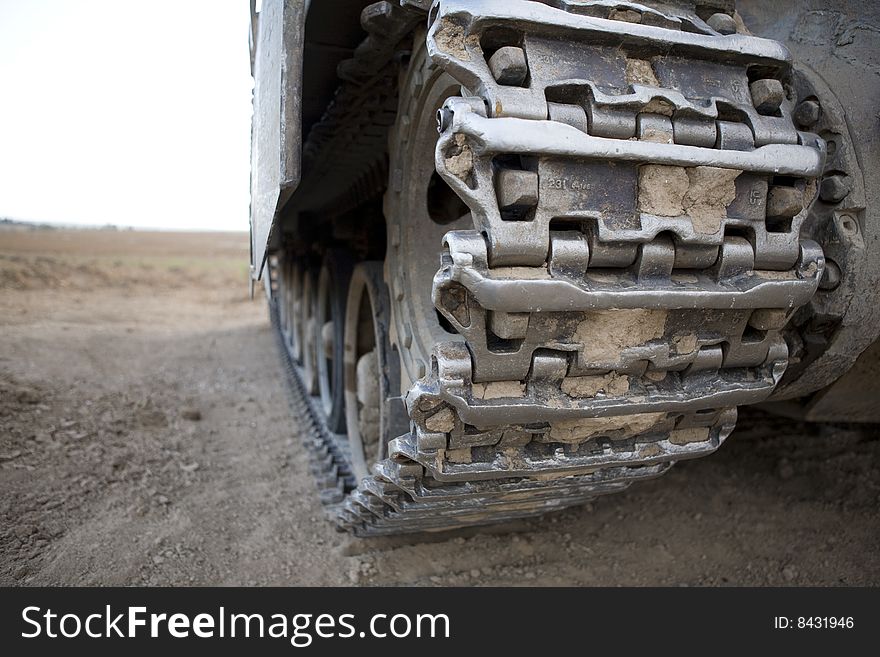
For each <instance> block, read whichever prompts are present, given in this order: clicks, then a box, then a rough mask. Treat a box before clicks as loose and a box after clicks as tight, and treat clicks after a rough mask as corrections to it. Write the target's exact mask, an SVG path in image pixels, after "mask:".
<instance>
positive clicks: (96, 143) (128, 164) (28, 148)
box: [0, 0, 252, 230]
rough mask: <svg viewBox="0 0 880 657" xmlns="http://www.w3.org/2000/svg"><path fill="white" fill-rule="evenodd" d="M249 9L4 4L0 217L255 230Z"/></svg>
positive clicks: (238, 5) (157, 2)
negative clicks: (250, 200)
mask: <svg viewBox="0 0 880 657" xmlns="http://www.w3.org/2000/svg"><path fill="white" fill-rule="evenodd" d="M248 29H249V10H248V3H247V1H246V0H176V1H175V0H148V1H146V2H145V1H143V0H104V1H103V2H99V1H97V0H0V218H3V217H9V218H12V219H22V220H31V221H45V222H62V223H77V224H92V225H94V224H108V223H110V224H117V225H123V226H138V227H159V228H177V229H220V230H246V229H247V225H248V196H249V192H248V190H249V182H248V177H249V169H250V154H249V151H250V118H251V89H252V81H251V77H250V60H249V53H248Z"/></svg>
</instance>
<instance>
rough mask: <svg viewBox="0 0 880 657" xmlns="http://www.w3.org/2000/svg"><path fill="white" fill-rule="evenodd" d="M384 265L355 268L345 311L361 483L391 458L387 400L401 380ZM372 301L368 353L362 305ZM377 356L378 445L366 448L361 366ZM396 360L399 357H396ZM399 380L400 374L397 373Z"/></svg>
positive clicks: (350, 417) (348, 410) (350, 424)
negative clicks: (368, 356) (390, 335)
mask: <svg viewBox="0 0 880 657" xmlns="http://www.w3.org/2000/svg"><path fill="white" fill-rule="evenodd" d="M383 267H384V265H383V263H382V262H379V261H368V262H361V263H359V264H358V265H357V266H356V267H355V268H354V272H353V273H352V276H351V284H350V285H349V288H348V301H347V304H346V310H345V334H344V338H345V341H344V343H343V344H344V345H345V355H344V361H343V362H344V365H345V378H344V389H345V419H346V425H347V429H348V442H349V445H350V448H351V464H352V469H353V470H354V474H355V477H356V478H357V479H358V480H361V479H363V478H364V477H367V476H368V475H369V474H370V468H371V467H372V465H373V463H375V462H376V461H379V460H381V459H383V458H385V457H386V456H387V450H386V449H385V445H384V440H383V436H385V433H386V424H387V422H388V419H387V418H386V417H384V415H385V403H384V402H385V400H386V399H388V398H389V397H392V396H395V395H396V394H397V392H396V385H397V381H393V380H392V377H391V372H392V371H393V370H396V368H391V367H390V363H389V358H390V357H391V356H392V355H391V353H390V352H391V347H390V343H389V340H388V329H389V327H390V323H391V308H390V307H391V301H390V297H389V295H388V288H387V286H386V285H385V281H384V280H383V273H382V272H383ZM365 297H366V300H367V302H368V306H369V312H370V322H369V324H370V330H371V331H372V336H366V337H367V342H370V341H371V342H372V350H370V351H365V350H364V349H363V347H362V345H363V343H364V340H363V339H359V337H361V338H363V336H359V330H361V329H362V328H363V325H362V324H361V305H362V303H363V301H364V298H365ZM369 353H371V354H373V357H375V358H376V361H377V363H376V366H375V368H374V369H373V371H375V372H376V376H377V379H378V381H377V393H378V394H377V397H378V399H377V400H376V403H377V408H376V410H377V411H378V427H377V431H378V442H377V444H376V445H371V446H370V449H367V448H366V447H367V446H365V445H364V438H365V437H364V436H362V435H361V423H360V422H359V420H360V419H361V417H360V413H361V409H360V400H359V398H358V371H357V370H358V363H359V361H360V359H361V358H362V357H364V356H365V355H366V354H369ZM393 357H395V358H396V357H397V356H396V354H395V355H394V356H393ZM396 378H397V379H398V380H399V378H400V375H399V374H397V377H396Z"/></svg>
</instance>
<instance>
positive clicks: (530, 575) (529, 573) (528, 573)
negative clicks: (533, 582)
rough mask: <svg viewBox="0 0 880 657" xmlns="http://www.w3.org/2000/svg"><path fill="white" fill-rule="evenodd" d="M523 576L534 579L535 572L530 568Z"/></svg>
mask: <svg viewBox="0 0 880 657" xmlns="http://www.w3.org/2000/svg"><path fill="white" fill-rule="evenodd" d="M523 577H525V578H526V579H535V573H533V572H532V571H531V570H530V571H528V572H527V573H526V574H525V575H523Z"/></svg>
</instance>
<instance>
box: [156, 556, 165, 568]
mask: <svg viewBox="0 0 880 657" xmlns="http://www.w3.org/2000/svg"><path fill="white" fill-rule="evenodd" d="M164 561H165V557H163V556H162V555H161V554H157V555H155V556H154V557H153V563H154V564H156V565H159V564H160V563H164Z"/></svg>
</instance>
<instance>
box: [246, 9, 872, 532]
mask: <svg viewBox="0 0 880 657" xmlns="http://www.w3.org/2000/svg"><path fill="white" fill-rule="evenodd" d="M878 14H880V8H878V3H873V2H871V3H868V2H855V1H852V2H847V1H841V2H834V3H831V2H827V1H825V2H823V1H820V0H812V1H810V0H803V1H799V0H795V1H792V2H785V3H766V2H760V1H758V0H740V1H739V2H738V3H737V4H736V6H735V5H734V2H733V1H732V0H698V1H690V0H667V1H664V2H659V1H658V2H655V1H653V0H644V1H642V2H639V3H636V2H628V1H624V0H544V1H538V0H439V1H435V2H433V3H431V2H428V1H424V0H399V1H395V2H391V1H386V2H376V3H371V4H370V3H366V2H357V1H353V0H338V1H333V2H327V1H324V2H319V1H314V2H304V1H302V0H264V1H263V2H262V4H261V6H260V7H259V8H257V7H256V5H255V4H254V3H252V4H251V17H252V25H251V27H252V30H251V64H252V72H253V76H254V80H255V85H254V119H253V129H252V159H251V165H252V168H251V252H252V267H251V274H252V278H253V280H254V281H262V283H263V285H264V288H265V292H266V294H267V295H268V298H269V302H270V303H269V307H270V313H271V318H272V322H273V326H274V327H275V330H276V333H277V337H278V344H279V354H280V358H281V359H282V360H283V363H284V366H285V370H286V372H287V375H288V383H289V386H290V391H291V400H292V404H293V407H294V412H295V417H296V422H297V423H298V424H299V425H301V429H302V431H303V432H304V434H305V435H306V445H307V447H308V449H309V451H310V453H311V455H312V457H313V460H312V470H313V474H314V477H315V480H316V482H317V484H318V491H319V494H320V497H321V500H322V501H323V502H324V504H325V505H326V507H327V509H328V511H330V513H331V515H332V517H333V518H335V521H336V522H337V524H338V525H339V527H340V528H342V529H344V530H347V531H350V532H353V533H354V534H356V535H378V534H394V533H402V532H422V531H440V530H445V529H451V528H458V527H464V526H470V525H482V524H489V523H495V522H500V521H506V520H511V519H515V518H521V517H525V516H531V515H537V514H542V513H545V512H548V511H553V510H557V509H562V508H565V507H569V506H572V505H577V504H582V503H584V502H586V501H587V500H590V499H592V498H594V497H596V496H599V495H604V494H607V493H614V492H618V491H621V490H624V489H626V488H627V487H628V486H630V485H632V484H637V483H638V482H639V481H641V480H646V479H652V478H655V477H658V476H659V475H662V474H663V473H664V472H666V471H667V470H668V469H669V468H670V467H672V465H674V464H675V463H676V462H677V461H680V460H684V459H692V458H697V457H702V456H707V455H709V454H711V453H712V452H714V451H715V450H717V449H718V448H719V447H720V446H721V444H722V443H723V442H724V441H725V439H726V438H727V437H728V436H729V435H730V433H731V432H732V431H733V429H734V427H735V424H736V418H737V409H738V407H740V406H745V405H754V404H758V405H761V406H762V407H763V408H765V409H768V410H770V411H772V412H775V413H780V414H783V415H787V416H791V417H798V418H801V419H806V420H809V421H878V420H880V413H878V410H877V409H878V404H877V402H878V394H877V391H876V388H875V380H876V374H877V373H878V372H880V346H878V342H877V340H878V334H880V321H878V320H880V317H878V313H880V304H878V275H880V262H878V255H877V239H878V228H880V225H878V217H877V216H876V215H877V210H876V208H877V203H876V195H877V190H878V186H877V175H878V174H877V171H878V167H877V166H876V165H877V164H878V157H877V156H878V129H877V118H876V107H877V106H878V104H880V84H878V75H880V59H878V55H877V53H878V52H880V36H878V35H880V16H878ZM872 198H873V199H874V201H872V200H871V199H872Z"/></svg>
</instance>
